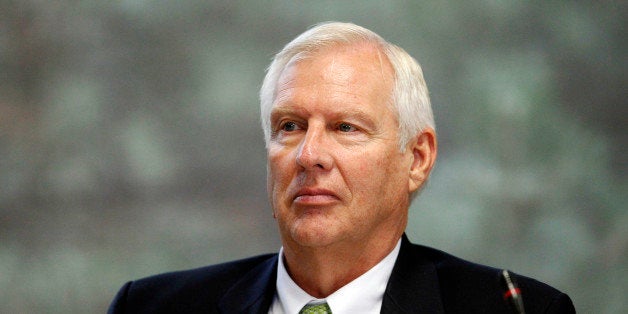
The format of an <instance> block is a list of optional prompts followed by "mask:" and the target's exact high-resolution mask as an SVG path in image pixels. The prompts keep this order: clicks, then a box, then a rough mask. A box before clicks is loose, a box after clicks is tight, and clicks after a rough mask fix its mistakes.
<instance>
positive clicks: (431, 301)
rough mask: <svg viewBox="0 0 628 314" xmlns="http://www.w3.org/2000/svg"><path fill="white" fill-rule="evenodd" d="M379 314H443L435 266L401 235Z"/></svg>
mask: <svg viewBox="0 0 628 314" xmlns="http://www.w3.org/2000/svg"><path fill="white" fill-rule="evenodd" d="M381 313H444V308H443V302H442V300H441V294H440V288H439V284H438V275H437V272H436V266H435V265H434V263H433V262H432V261H430V260H429V259H428V258H427V257H426V256H424V255H423V254H421V252H420V251H419V250H416V249H415V248H414V247H413V245H412V244H411V243H410V241H409V240H408V237H407V236H406V235H405V234H404V235H403V237H402V240H401V250H400V251H399V257H398V258H397V261H396V262H395V266H394V268H393V272H392V274H391V276H390V280H389V281H388V286H387V287H386V292H385V293H384V300H383V302H382V310H381Z"/></svg>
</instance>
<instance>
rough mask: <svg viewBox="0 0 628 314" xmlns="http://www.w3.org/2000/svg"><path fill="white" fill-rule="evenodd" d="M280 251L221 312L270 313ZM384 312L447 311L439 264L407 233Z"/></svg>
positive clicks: (236, 289)
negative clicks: (438, 273)
mask: <svg viewBox="0 0 628 314" xmlns="http://www.w3.org/2000/svg"><path fill="white" fill-rule="evenodd" d="M277 259H278V254H276V255H273V256H272V257H271V258H269V259H268V260H266V261H264V262H263V263H261V264H259V265H258V266H257V267H255V268H253V269H252V270H251V271H249V272H248V273H246V274H245V275H244V276H243V277H242V279H241V280H239V281H238V282H237V283H236V284H235V285H233V286H232V287H231V289H229V291H227V293H226V294H225V295H224V297H223V298H222V299H221V301H220V303H219V309H220V312H221V313H268V309H269V308H270V305H271V304H272V302H273V298H274V296H275V290H276V282H277ZM381 313H444V308H443V302H442V300H441V293H440V287H439V284H438V275H437V272H436V266H435V265H434V263H433V262H432V261H431V260H429V259H428V258H427V257H426V256H425V255H424V254H421V251H420V250H417V249H415V247H414V246H413V245H412V243H410V241H409V240H408V238H407V236H406V235H405V234H404V235H403V237H402V240H401V249H400V251H399V256H398V257H397V261H396V262H395V266H394V268H393V272H392V274H391V276H390V280H389V281H388V286H387V287H386V291H385V293H384V300H383V302H382V309H381Z"/></svg>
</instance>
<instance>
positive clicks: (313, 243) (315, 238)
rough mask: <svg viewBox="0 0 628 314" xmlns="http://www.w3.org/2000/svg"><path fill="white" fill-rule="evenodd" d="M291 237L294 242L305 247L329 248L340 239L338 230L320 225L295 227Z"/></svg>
mask: <svg viewBox="0 0 628 314" xmlns="http://www.w3.org/2000/svg"><path fill="white" fill-rule="evenodd" d="M290 236H291V238H292V240H293V241H294V242H296V243H297V244H299V245H300V246H304V247H317V246H318V247H321V246H328V245H330V244H332V243H334V242H336V241H337V240H338V239H339V238H340V237H339V234H338V232H337V230H336V228H334V227H333V226H329V225H326V224H320V223H319V224H315V225H313V226H312V225H308V224H305V225H303V224H301V225H298V226H295V227H293V228H292V230H291V232H290Z"/></svg>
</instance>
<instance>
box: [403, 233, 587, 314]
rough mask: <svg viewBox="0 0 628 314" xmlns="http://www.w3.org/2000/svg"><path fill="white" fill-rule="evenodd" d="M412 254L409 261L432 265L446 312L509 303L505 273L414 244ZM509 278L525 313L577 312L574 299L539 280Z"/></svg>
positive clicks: (519, 276)
mask: <svg viewBox="0 0 628 314" xmlns="http://www.w3.org/2000/svg"><path fill="white" fill-rule="evenodd" d="M409 251H410V252H408V253H409V254H408V255H407V258H410V259H413V258H417V259H427V260H429V261H430V263H431V264H432V265H433V267H434V269H435V271H436V274H437V277H438V286H439V288H440V290H441V297H442V301H443V304H444V306H445V308H446V309H447V312H458V311H460V312H468V311H465V309H467V310H468V308H470V307H471V306H472V305H473V304H475V305H476V306H477V308H484V309H486V308H493V309H497V308H500V307H503V306H504V305H505V304H507V303H508V302H507V301H506V300H505V299H504V295H505V293H506V290H507V289H506V286H505V283H504V281H503V277H502V269H498V268H494V267H490V266H486V265H481V264H477V263H474V262H470V261H467V260H464V259H462V258H459V257H456V256H453V255H451V254H448V253H445V252H443V251H440V250H437V249H433V248H430V247H426V246H421V245H415V244H411V245H410V246H409ZM510 274H511V276H512V277H513V279H514V281H515V282H516V283H517V285H518V287H519V288H520V290H521V294H522V296H523V300H524V302H525V308H526V312H528V313H574V312H575V310H574V308H573V304H572V302H571V299H569V297H568V296H567V295H566V294H564V293H562V292H561V291H559V290H557V289H555V288H553V287H551V286H549V285H547V284H545V283H543V282H540V281H538V280H536V279H533V278H529V277H526V276H523V275H519V274H516V273H512V272H510ZM508 306H509V305H508ZM474 307H475V306H474ZM508 310H510V309H509V308H508ZM495 312H498V311H495Z"/></svg>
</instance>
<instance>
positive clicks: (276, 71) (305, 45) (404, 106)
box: [260, 22, 435, 151]
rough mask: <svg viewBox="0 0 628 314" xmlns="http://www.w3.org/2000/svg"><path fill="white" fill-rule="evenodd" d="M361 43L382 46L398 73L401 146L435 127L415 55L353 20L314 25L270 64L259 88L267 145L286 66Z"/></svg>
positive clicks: (394, 101) (396, 97) (395, 91)
mask: <svg viewBox="0 0 628 314" xmlns="http://www.w3.org/2000/svg"><path fill="white" fill-rule="evenodd" d="M358 43H369V44H373V45H374V46H375V47H377V48H379V49H380V51H381V52H383V54H384V55H385V56H386V57H387V58H388V61H389V62H390V63H391V65H392V68H393V70H394V72H395V85H394V87H393V91H392V99H391V103H392V105H393V108H394V110H395V111H396V112H395V114H396V116H397V121H398V122H399V145H400V149H401V150H402V151H403V150H405V147H406V145H407V144H408V142H409V141H410V139H411V138H413V137H414V136H416V135H417V134H419V133H420V132H421V131H422V130H424V129H425V128H427V127H429V128H432V129H434V128H435V124H434V116H433V114H432V107H431V105H430V98H429V93H428V90H427V86H426V84H425V79H424V78H423V71H422V70H421V66H420V65H419V63H418V62H417V61H416V60H415V59H414V58H412V56H410V55H409V54H408V53H407V52H406V51H405V50H403V49H402V48H400V47H397V46H395V45H393V44H391V43H389V42H387V41H385V40H384V39H383V38H382V37H380V36H379V35H377V34H376V33H374V32H372V31H370V30H368V29H366V28H364V27H361V26H358V25H355V24H351V23H340V22H325V23H321V24H317V25H314V26H313V27H312V28H310V29H308V30H307V31H306V32H304V33H303V34H301V35H299V36H298V37H297V38H295V39H294V40H292V41H291V42H290V43H288V44H287V45H286V46H285V47H284V48H283V49H282V50H281V51H280V52H279V53H277V54H276V55H275V57H274V59H273V61H272V63H271V64H270V66H269V67H268V70H267V72H266V77H264V82H263V83H262V87H261V89H260V108H261V120H262V129H263V130H264V140H265V142H266V146H267V147H268V144H269V142H270V136H271V126H270V114H271V110H272V107H273V104H274V101H275V97H276V93H277V82H278V81H279V77H280V76H281V73H282V72H283V70H284V69H285V67H286V66H287V65H288V64H289V63H291V62H295V61H298V60H301V59H302V58H307V57H308V56H311V55H313V54H315V53H316V52H317V51H319V50H321V49H322V48H325V47H331V46H337V45H352V44H358Z"/></svg>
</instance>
